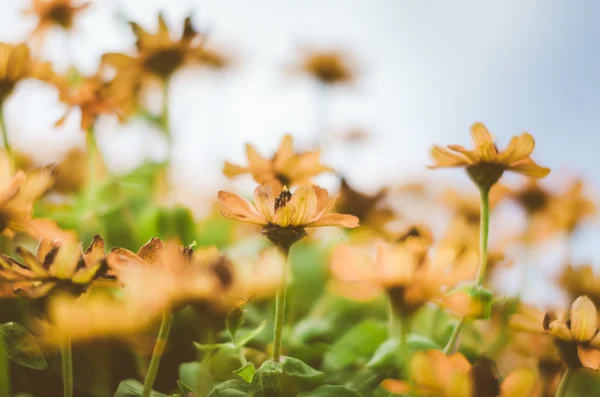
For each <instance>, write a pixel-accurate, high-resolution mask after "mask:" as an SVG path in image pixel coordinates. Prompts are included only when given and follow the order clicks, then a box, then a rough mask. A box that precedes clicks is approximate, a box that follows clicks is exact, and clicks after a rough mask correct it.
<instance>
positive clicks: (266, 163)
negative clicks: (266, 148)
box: [223, 135, 332, 187]
mask: <svg viewBox="0 0 600 397" xmlns="http://www.w3.org/2000/svg"><path fill="white" fill-rule="evenodd" d="M320 155H321V153H320V151H319V150H315V151H312V152H304V153H294V150H293V138H292V137H291V135H286V136H284V137H283V139H282V141H281V144H280V145H279V149H277V152H275V154H274V155H273V158H272V159H266V158H263V157H262V156H261V155H260V154H259V153H258V152H257V151H256V149H255V148H254V147H253V146H252V145H250V144H247V145H246V156H247V157H248V166H246V167H244V166H239V165H235V164H232V163H230V162H228V161H226V162H225V165H224V166H223V173H224V174H225V176H227V177H228V178H234V177H236V176H239V175H243V174H250V175H252V178H254V180H255V181H256V182H257V183H260V184H265V183H271V184H273V183H278V184H280V185H281V186H282V187H283V186H288V187H290V186H296V185H307V184H310V179H311V178H312V177H315V176H317V175H319V174H322V173H323V172H328V171H332V169H331V168H329V167H327V166H325V165H323V164H321V162H320V159H319V157H320Z"/></svg>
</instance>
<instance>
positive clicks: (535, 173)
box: [506, 159, 550, 179]
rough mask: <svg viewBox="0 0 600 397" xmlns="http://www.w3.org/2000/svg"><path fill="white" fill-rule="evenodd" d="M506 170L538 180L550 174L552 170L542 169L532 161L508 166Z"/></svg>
mask: <svg viewBox="0 0 600 397" xmlns="http://www.w3.org/2000/svg"><path fill="white" fill-rule="evenodd" d="M506 169H507V170H509V171H512V172H517V173H519V174H523V175H525V176H528V177H530V178H536V179H540V178H543V177H545V176H546V175H548V174H549V173H550V168H546V167H542V166H540V165H538V164H536V163H534V162H533V160H531V159H528V160H523V161H520V162H518V163H515V164H512V165H510V166H507V167H506Z"/></svg>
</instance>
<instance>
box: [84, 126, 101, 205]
mask: <svg viewBox="0 0 600 397" xmlns="http://www.w3.org/2000/svg"><path fill="white" fill-rule="evenodd" d="M85 144H86V148H87V156H88V180H87V187H86V188H87V190H86V194H87V198H88V199H90V200H91V199H92V198H93V197H94V195H95V192H96V183H97V175H96V163H97V162H98V160H97V159H98V146H97V145H96V137H95V135H94V127H90V128H89V129H88V130H87V131H86V132H85Z"/></svg>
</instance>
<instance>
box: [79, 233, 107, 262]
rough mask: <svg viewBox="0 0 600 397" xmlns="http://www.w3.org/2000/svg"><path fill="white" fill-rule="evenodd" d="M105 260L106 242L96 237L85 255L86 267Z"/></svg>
mask: <svg viewBox="0 0 600 397" xmlns="http://www.w3.org/2000/svg"><path fill="white" fill-rule="evenodd" d="M102 258H104V240H103V239H102V237H100V236H99V235H97V234H96V235H95V236H94V240H93V241H92V243H91V244H90V246H89V247H88V249H87V250H86V251H85V255H84V256H83V260H84V261H85V263H86V265H88V266H89V265H93V264H94V263H96V262H98V261H100V260H101V259H102Z"/></svg>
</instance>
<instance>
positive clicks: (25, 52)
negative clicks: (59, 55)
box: [0, 43, 54, 105]
mask: <svg viewBox="0 0 600 397" xmlns="http://www.w3.org/2000/svg"><path fill="white" fill-rule="evenodd" d="M27 78H34V79H39V80H46V81H51V80H53V78H54V72H53V71H52V67H51V66H50V64H49V63H47V62H46V63H42V62H38V61H35V60H33V59H31V55H30V53H29V47H27V45H26V44H24V43H21V44H18V45H12V44H6V43H0V105H1V104H2V103H4V101H5V100H6V98H8V96H9V95H10V94H11V93H12V92H13V89H14V88H15V86H16V85H17V83H18V82H19V81H21V80H23V79H27Z"/></svg>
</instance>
